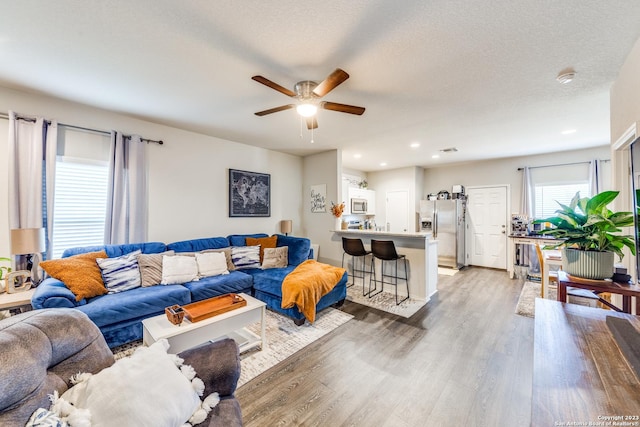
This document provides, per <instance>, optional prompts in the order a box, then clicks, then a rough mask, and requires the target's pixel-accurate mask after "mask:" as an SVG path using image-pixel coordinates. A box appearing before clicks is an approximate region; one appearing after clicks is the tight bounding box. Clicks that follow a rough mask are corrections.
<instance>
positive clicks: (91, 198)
mask: <svg viewBox="0 0 640 427" xmlns="http://www.w3.org/2000/svg"><path fill="white" fill-rule="evenodd" d="M108 169H109V168H108V164H107V162H102V161H97V160H89V159H79V158H70V157H62V156H58V159H57V162H56V177H55V200H54V203H53V209H54V211H53V242H52V243H53V248H52V258H54V259H55V258H60V257H61V256H62V252H63V251H64V250H65V249H67V248H73V247H78V246H93V245H102V244H103V243H104V224H105V217H106V209H107V189H108Z"/></svg>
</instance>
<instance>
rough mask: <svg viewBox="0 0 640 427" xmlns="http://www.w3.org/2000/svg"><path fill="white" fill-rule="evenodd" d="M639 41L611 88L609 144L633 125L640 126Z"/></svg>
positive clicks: (639, 40)
mask: <svg viewBox="0 0 640 427" xmlns="http://www.w3.org/2000/svg"><path fill="white" fill-rule="evenodd" d="M639 76H640V39H638V41H636V44H635V45H634V47H633V49H631V52H630V53H629V55H628V56H627V59H626V60H625V62H624V64H623V65H622V68H620V73H619V74H618V78H617V79H616V81H615V83H614V84H613V86H612V87H611V98H610V99H611V110H610V111H611V142H612V143H614V142H615V141H616V140H617V139H618V138H620V136H621V135H622V134H623V133H624V131H626V130H627V129H628V128H629V126H631V125H632V124H634V123H638V124H640V77H639Z"/></svg>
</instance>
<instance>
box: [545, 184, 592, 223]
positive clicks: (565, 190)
mask: <svg viewBox="0 0 640 427" xmlns="http://www.w3.org/2000/svg"><path fill="white" fill-rule="evenodd" d="M578 191H579V192H580V197H589V196H590V194H589V191H590V190H589V183H588V182H586V181H585V182H576V183H563V184H536V186H535V201H534V207H535V215H534V216H535V217H536V218H537V219H542V218H548V217H550V216H553V215H554V212H555V211H556V210H558V209H559V208H560V206H559V205H558V202H560V203H562V204H563V205H569V203H571V199H572V198H573V196H575V195H576V193H577V192H578Z"/></svg>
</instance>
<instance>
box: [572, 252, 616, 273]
mask: <svg viewBox="0 0 640 427" xmlns="http://www.w3.org/2000/svg"><path fill="white" fill-rule="evenodd" d="M614 256H615V254H614V253H613V252H598V251H581V250H579V249H571V248H563V250H562V269H563V270H564V271H566V272H567V273H568V274H570V275H572V276H576V277H583V278H585V279H593V280H602V279H609V278H611V276H613V262H614Z"/></svg>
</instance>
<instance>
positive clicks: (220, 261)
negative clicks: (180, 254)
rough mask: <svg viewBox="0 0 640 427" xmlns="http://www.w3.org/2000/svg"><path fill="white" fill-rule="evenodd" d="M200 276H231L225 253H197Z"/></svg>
mask: <svg viewBox="0 0 640 427" xmlns="http://www.w3.org/2000/svg"><path fill="white" fill-rule="evenodd" d="M196 262H197V263H198V276H199V277H208V276H219V275H221V274H229V271H228V270H227V257H226V256H225V254H224V253H223V252H207V253H197V254H196Z"/></svg>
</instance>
